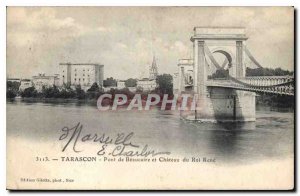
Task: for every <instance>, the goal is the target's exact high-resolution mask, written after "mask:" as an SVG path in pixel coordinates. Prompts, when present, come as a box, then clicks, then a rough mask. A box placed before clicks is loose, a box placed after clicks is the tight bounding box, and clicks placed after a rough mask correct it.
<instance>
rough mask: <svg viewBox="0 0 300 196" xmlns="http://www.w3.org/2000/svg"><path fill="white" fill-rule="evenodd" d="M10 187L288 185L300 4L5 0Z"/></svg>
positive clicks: (290, 183) (291, 184)
mask: <svg viewBox="0 0 300 196" xmlns="http://www.w3.org/2000/svg"><path fill="white" fill-rule="evenodd" d="M6 61H7V64H6V70H7V72H6V82H7V84H6V87H7V88H6V100H7V101H6V127H7V130H6V135H7V138H6V145H7V155H6V158H7V160H6V163H7V189H9V190H293V189H294V179H295V177H294V167H295V165H294V160H295V154H294V151H295V149H294V146H295V143H294V142H295V139H294V135H295V119H294V117H295V116H294V112H295V99H294V97H295V89H294V83H295V74H294V68H295V65H294V8H293V7H7V60H6Z"/></svg>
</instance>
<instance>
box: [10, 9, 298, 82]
mask: <svg viewBox="0 0 300 196" xmlns="http://www.w3.org/2000/svg"><path fill="white" fill-rule="evenodd" d="M195 26H208V27H214V26H218V27H245V29H246V34H247V36H248V37H249V39H248V40H247V48H248V49H249V50H250V51H251V53H252V55H253V56H254V57H255V58H256V59H257V61H259V62H260V64H261V65H263V66H264V67H270V68H275V67H281V68H283V69H288V70H293V68H294V10H293V8H292V7H8V8H7V59H6V62H7V66H6V68H7V76H8V77H18V78H31V76H33V75H37V74H38V73H46V75H52V74H55V73H58V66H59V63H60V62H71V63H100V64H104V77H105V78H107V77H114V78H117V79H127V78H131V77H132V78H143V77H148V76H149V65H150V64H151V63H152V60H153V56H154V55H155V57H156V61H157V65H158V71H159V73H160V74H161V73H170V74H172V73H174V72H176V71H177V63H178V59H181V58H190V57H192V54H193V51H192V50H193V49H192V48H193V47H192V42H191V41H190V38H191V36H192V35H193V28H194V27H195Z"/></svg>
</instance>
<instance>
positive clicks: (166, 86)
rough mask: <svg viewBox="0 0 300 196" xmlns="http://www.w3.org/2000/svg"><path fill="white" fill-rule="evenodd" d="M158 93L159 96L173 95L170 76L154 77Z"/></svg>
mask: <svg viewBox="0 0 300 196" xmlns="http://www.w3.org/2000/svg"><path fill="white" fill-rule="evenodd" d="M156 83H157V85H158V91H159V93H161V94H168V95H169V96H172V95H173V77H172V76H171V75H170V74H163V75H158V76H157V77H156Z"/></svg>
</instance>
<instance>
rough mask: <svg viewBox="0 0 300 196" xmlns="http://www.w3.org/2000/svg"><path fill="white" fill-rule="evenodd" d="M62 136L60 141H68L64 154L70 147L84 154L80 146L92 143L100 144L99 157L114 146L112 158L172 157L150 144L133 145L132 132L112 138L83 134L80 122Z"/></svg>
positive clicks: (102, 135) (64, 147) (66, 128)
mask: <svg viewBox="0 0 300 196" xmlns="http://www.w3.org/2000/svg"><path fill="white" fill-rule="evenodd" d="M61 131H62V134H61V135H60V137H59V140H60V141H66V143H65V145H64V146H63V149H62V152H64V151H66V150H67V149H68V148H69V146H70V147H71V148H72V150H73V151H74V152H76V153H79V152H82V151H83V150H79V149H78V148H79V147H78V144H79V143H85V142H92V143H98V144H100V149H99V151H98V152H97V155H99V156H102V155H106V154H107V153H108V152H107V147H108V146H113V150H112V151H111V152H110V153H109V155H111V156H131V157H133V156H141V157H148V156H152V157H154V156H157V155H170V154H171V153H170V152H157V151H155V150H151V149H150V148H149V146H148V144H146V145H144V146H140V145H137V144H135V143H133V142H132V141H131V140H132V138H133V136H134V133H133V132H131V133H129V134H125V133H118V134H117V135H116V136H115V137H110V136H108V135H106V134H105V133H103V134H97V133H94V134H91V133H87V134H83V133H82V132H83V125H82V124H80V122H78V123H77V125H76V126H74V127H71V128H69V127H64V128H62V129H61Z"/></svg>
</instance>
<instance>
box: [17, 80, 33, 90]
mask: <svg viewBox="0 0 300 196" xmlns="http://www.w3.org/2000/svg"><path fill="white" fill-rule="evenodd" d="M29 87H32V82H31V80H30V79H21V81H20V87H19V91H24V90H25V89H26V88H29Z"/></svg>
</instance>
